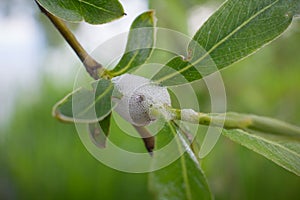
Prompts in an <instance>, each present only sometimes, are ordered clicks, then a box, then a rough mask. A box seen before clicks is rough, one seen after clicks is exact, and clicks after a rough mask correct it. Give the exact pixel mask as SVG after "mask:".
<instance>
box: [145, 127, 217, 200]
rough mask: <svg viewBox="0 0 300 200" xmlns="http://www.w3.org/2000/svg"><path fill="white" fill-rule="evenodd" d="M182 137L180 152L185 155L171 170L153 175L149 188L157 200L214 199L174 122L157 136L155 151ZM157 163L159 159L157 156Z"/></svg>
mask: <svg viewBox="0 0 300 200" xmlns="http://www.w3.org/2000/svg"><path fill="white" fill-rule="evenodd" d="M176 134H180V137H177V138H179V139H180V140H179V141H178V150H179V152H180V151H185V152H184V153H183V155H182V156H181V157H180V158H179V159H177V160H176V161H174V162H173V163H171V164H170V165H169V166H167V167H165V168H163V169H160V170H158V171H155V172H152V173H151V174H150V187H151V189H152V190H153V191H155V193H156V194H157V197H158V199H175V200H176V199H178V200H182V199H188V200H193V199H195V200H196V199H212V196H211V193H210V190H209V187H208V184H207V181H206V178H205V176H204V174H203V171H202V170H201V168H200V166H199V163H198V161H197V159H196V157H195V155H194V153H193V152H192V151H191V149H190V147H189V145H188V144H187V143H186V141H185V139H183V136H182V135H181V133H180V132H179V130H178V129H176V126H175V125H174V124H173V122H167V123H166V124H165V126H164V128H163V129H162V130H161V131H160V132H159V133H158V134H157V136H156V145H155V149H160V148H163V147H164V146H165V145H166V144H168V143H169V142H170V141H171V140H172V139H173V138H174V136H175V135H176ZM153 158H154V162H155V159H157V158H156V156H155V152H154V156H153Z"/></svg>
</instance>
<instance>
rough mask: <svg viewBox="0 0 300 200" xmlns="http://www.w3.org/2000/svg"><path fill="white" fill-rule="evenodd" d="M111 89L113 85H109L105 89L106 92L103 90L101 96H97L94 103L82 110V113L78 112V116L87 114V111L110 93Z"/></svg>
mask: <svg viewBox="0 0 300 200" xmlns="http://www.w3.org/2000/svg"><path fill="white" fill-rule="evenodd" d="M112 87H113V85H112V84H110V85H109V87H107V88H106V90H105V91H104V92H103V93H102V94H101V95H99V96H98V97H97V98H96V99H95V101H94V102H93V103H92V104H91V105H90V106H88V107H87V108H86V109H84V110H83V111H82V112H80V113H79V114H78V115H81V114H83V113H85V112H87V111H88V110H89V109H91V108H93V107H94V106H95V105H96V103H97V102H98V101H100V100H101V99H102V97H104V96H106V94H107V93H108V92H109V91H110V89H111V88H112Z"/></svg>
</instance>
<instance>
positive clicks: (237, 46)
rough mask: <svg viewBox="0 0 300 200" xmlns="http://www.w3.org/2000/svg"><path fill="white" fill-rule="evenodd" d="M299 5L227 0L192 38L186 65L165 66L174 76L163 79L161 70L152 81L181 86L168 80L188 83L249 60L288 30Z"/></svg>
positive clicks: (272, 0) (266, 0) (295, 2)
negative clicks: (253, 54)
mask: <svg viewBox="0 0 300 200" xmlns="http://www.w3.org/2000/svg"><path fill="white" fill-rule="evenodd" d="M299 5H300V3H299V0H288V1H287V0H251V1H249V0H228V1H227V2H226V3H224V4H223V5H222V6H221V7H220V8H219V9H218V10H217V11H216V12H215V13H214V14H213V15H212V16H211V17H210V18H209V19H208V20H207V21H206V23H205V24H204V25H203V26H202V27H201V28H200V29H199V30H198V32H197V33H196V34H195V36H194V37H193V41H192V42H191V43H190V44H189V48H188V56H187V58H186V61H185V60H181V61H180V60H179V59H178V58H174V61H170V62H169V63H168V64H167V65H168V67H170V68H173V69H176V71H177V72H173V73H170V74H167V75H166V71H168V70H166V69H162V72H163V73H162V74H163V76H162V75H159V76H157V77H155V80H157V81H158V82H161V83H163V84H164V85H171V84H182V82H176V81H175V80H173V81H171V80H170V79H173V78H174V79H176V77H177V76H178V75H179V74H181V75H182V76H184V77H185V78H186V79H187V80H188V81H189V82H191V81H194V80H198V79H201V78H202V77H203V76H206V75H209V74H211V73H213V72H215V71H217V70H220V69H222V68H224V67H227V66H229V65H230V64H232V63H235V62H237V61H239V60H241V59H243V58H245V57H247V56H249V55H250V54H252V53H254V52H255V51H257V50H258V49H259V48H261V47H262V46H264V45H266V44H268V43H269V42H271V41H272V40H274V39H275V38H277V37H278V36H279V35H280V34H282V33H283V32H284V31H285V30H286V29H287V28H288V26H289V25H290V24H291V22H292V19H293V17H294V16H296V15H297V14H299V13H300V9H299V8H300V6H299ZM207 61H208V62H207ZM211 61H213V62H211ZM178 68H180V69H178ZM195 70H197V71H198V73H197V72H195Z"/></svg>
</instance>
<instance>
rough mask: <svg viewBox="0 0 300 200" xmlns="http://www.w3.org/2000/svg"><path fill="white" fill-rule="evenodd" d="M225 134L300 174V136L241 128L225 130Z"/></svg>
mask: <svg viewBox="0 0 300 200" xmlns="http://www.w3.org/2000/svg"><path fill="white" fill-rule="evenodd" d="M223 135H225V136H226V137H228V138H229V139H231V140H233V141H235V142H237V143H239V144H241V145H243V146H245V147H247V148H249V149H251V150H253V151H255V152H257V153H259V154H261V155H263V156H264V157H266V158H268V159H270V160H271V161H273V162H275V163H276V164H278V165H279V166H281V167H283V168H285V169H287V170H289V171H291V172H293V173H295V174H296V175H298V176H300V140H299V138H295V137H289V136H281V135H270V134H262V133H258V132H253V133H252V132H251V133H247V132H245V131H242V130H239V129H235V130H223Z"/></svg>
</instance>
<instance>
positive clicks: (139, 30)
mask: <svg viewBox="0 0 300 200" xmlns="http://www.w3.org/2000/svg"><path fill="white" fill-rule="evenodd" d="M154 26H155V18H154V11H147V12H145V13H142V14H141V15H139V16H138V17H137V18H136V19H135V20H134V22H133V23H132V25H131V27H130V32H129V36H128V41H127V45H126V50H125V53H124V55H123V56H122V58H121V60H120V62H119V63H118V64H117V66H116V67H115V68H114V69H113V70H112V71H111V73H112V74H113V76H117V75H121V74H124V73H126V72H128V71H130V70H132V69H133V68H135V67H137V66H139V65H142V64H144V63H145V62H146V61H147V59H148V58H149V56H150V54H151V52H152V47H153V45H154V32H155V31H154Z"/></svg>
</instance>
